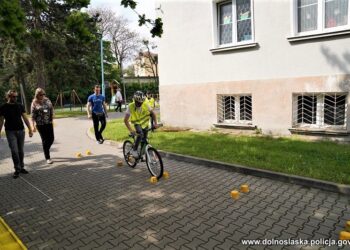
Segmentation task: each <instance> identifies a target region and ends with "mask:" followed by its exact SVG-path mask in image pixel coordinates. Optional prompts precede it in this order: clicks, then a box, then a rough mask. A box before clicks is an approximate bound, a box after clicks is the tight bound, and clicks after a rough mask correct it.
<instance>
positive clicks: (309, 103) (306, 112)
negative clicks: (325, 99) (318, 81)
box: [298, 95, 317, 124]
mask: <svg viewBox="0 0 350 250" xmlns="http://www.w3.org/2000/svg"><path fill="white" fill-rule="evenodd" d="M316 111H317V96H316V95H306V96H305V95H301V96H298V123H299V124H316V115H317V112H316Z"/></svg>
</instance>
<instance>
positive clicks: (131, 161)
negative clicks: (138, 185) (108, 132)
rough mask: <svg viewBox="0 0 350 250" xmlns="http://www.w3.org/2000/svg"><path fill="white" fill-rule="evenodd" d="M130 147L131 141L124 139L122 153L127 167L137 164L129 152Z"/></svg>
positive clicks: (131, 145)
mask: <svg viewBox="0 0 350 250" xmlns="http://www.w3.org/2000/svg"><path fill="white" fill-rule="evenodd" d="M132 147H133V143H132V142H131V141H129V140H126V141H125V142H124V144H123V155H124V160H125V162H126V164H128V166H129V167H132V168H134V167H135V166H136V164H137V161H136V159H135V158H134V157H133V156H132V154H131V150H132Z"/></svg>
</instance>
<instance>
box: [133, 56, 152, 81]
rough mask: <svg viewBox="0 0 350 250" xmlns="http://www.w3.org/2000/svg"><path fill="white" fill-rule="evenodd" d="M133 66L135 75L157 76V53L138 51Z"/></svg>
mask: <svg viewBox="0 0 350 250" xmlns="http://www.w3.org/2000/svg"><path fill="white" fill-rule="evenodd" d="M133 66H134V74H135V76H136V77H158V55H157V54H155V53H151V52H140V53H139V55H138V56H137V57H136V59H135V63H134V65H133Z"/></svg>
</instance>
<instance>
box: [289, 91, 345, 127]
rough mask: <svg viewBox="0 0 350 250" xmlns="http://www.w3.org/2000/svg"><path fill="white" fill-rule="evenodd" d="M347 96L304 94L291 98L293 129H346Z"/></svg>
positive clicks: (340, 94) (338, 94)
mask: <svg viewBox="0 0 350 250" xmlns="http://www.w3.org/2000/svg"><path fill="white" fill-rule="evenodd" d="M346 98H347V95H346V94H343V93H306V94H296V95H294V97H293V100H294V101H293V102H294V103H293V127H310V128H327V127H331V128H332V127H333V128H338V129H345V128H346V112H347V103H346Z"/></svg>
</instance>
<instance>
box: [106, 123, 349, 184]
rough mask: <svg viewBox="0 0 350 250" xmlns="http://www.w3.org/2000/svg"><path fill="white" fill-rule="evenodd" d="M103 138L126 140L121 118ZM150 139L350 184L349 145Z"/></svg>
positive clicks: (182, 150) (172, 148)
mask: <svg viewBox="0 0 350 250" xmlns="http://www.w3.org/2000/svg"><path fill="white" fill-rule="evenodd" d="M104 137H105V138H106V139H109V140H115V141H120V142H122V141H123V140H125V139H127V138H128V131H127V129H126V127H125V125H124V123H123V121H122V119H117V120H113V121H110V122H109V123H108V125H107V128H106V130H105V132H104ZM150 141H151V143H152V145H154V146H155V147H156V148H158V149H160V150H164V151H168V152H174V153H179V154H185V155H191V156H197V157H200V158H205V159H210V160H217V161H221V162H228V163H236V164H241V165H244V166H249V167H255V168H260V169H268V170H272V171H277V172H283V173H287V174H293V175H299V176H305V177H311V178H316V179H321V180H327V181H332V182H337V183H342V184H350V145H342V144H337V143H334V142H328V141H322V142H309V141H302V140H298V139H293V138H278V139H275V138H271V137H255V136H233V135H227V134H222V133H218V132H216V133H213V132H190V131H185V132H162V131H161V129H160V130H159V131H157V132H156V133H154V134H151V135H150Z"/></svg>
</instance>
